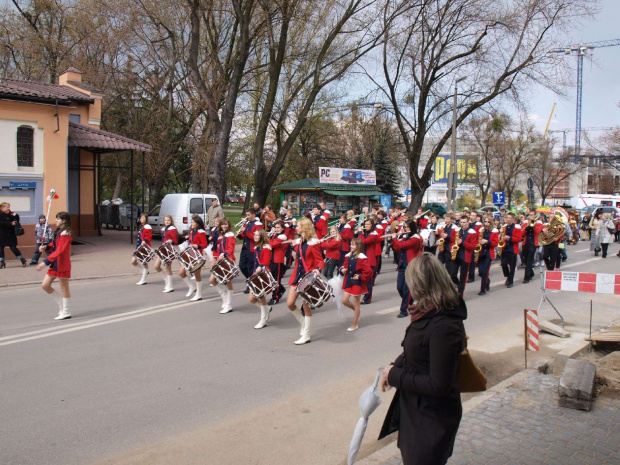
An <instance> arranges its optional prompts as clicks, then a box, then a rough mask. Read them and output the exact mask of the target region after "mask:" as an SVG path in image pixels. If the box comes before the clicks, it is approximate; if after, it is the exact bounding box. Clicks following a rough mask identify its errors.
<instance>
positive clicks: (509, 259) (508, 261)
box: [502, 250, 517, 284]
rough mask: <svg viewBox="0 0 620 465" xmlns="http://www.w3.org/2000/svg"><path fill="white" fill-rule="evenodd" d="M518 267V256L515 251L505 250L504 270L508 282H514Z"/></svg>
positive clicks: (503, 258)
mask: <svg viewBox="0 0 620 465" xmlns="http://www.w3.org/2000/svg"><path fill="white" fill-rule="evenodd" d="M516 267H517V256H516V255H515V254H514V253H511V252H508V251H507V250H504V252H503V253H502V271H503V273H504V277H505V278H506V284H512V282H513V280H514V278H515V268H516Z"/></svg>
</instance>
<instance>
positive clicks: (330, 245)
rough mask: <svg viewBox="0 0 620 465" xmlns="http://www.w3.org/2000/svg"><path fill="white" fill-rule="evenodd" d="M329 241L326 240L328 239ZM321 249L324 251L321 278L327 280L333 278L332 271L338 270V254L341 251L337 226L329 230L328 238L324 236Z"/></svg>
mask: <svg viewBox="0 0 620 465" xmlns="http://www.w3.org/2000/svg"><path fill="white" fill-rule="evenodd" d="M330 236H331V239H327V237H330ZM321 249H322V250H324V251H325V268H323V276H325V277H326V278H327V279H331V278H333V277H334V271H335V270H336V269H338V264H339V263H340V253H341V250H342V240H341V238H340V233H339V232H338V226H332V227H331V228H329V236H325V238H323V240H321Z"/></svg>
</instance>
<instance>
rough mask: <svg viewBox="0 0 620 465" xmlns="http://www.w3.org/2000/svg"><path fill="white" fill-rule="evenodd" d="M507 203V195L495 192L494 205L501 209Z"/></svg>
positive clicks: (502, 192)
mask: <svg viewBox="0 0 620 465" xmlns="http://www.w3.org/2000/svg"><path fill="white" fill-rule="evenodd" d="M505 203H506V194H505V192H504V191H495V192H493V205H495V206H496V207H500V206H502V205H504V204H505Z"/></svg>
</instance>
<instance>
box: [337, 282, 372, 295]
mask: <svg viewBox="0 0 620 465" xmlns="http://www.w3.org/2000/svg"><path fill="white" fill-rule="evenodd" d="M342 290H343V292H346V293H347V294H351V295H364V294H366V293H367V292H368V287H366V286H358V285H356V284H354V285H353V286H349V287H345V288H344V289H342Z"/></svg>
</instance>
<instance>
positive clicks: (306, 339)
mask: <svg viewBox="0 0 620 465" xmlns="http://www.w3.org/2000/svg"><path fill="white" fill-rule="evenodd" d="M304 319H305V320H306V321H305V325H304V333H303V334H302V335H301V337H300V338H299V339H297V340H296V341H295V344H296V345H298V346H299V345H302V344H307V343H308V342H310V330H311V329H312V317H311V316H307V317H305V318H304Z"/></svg>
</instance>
